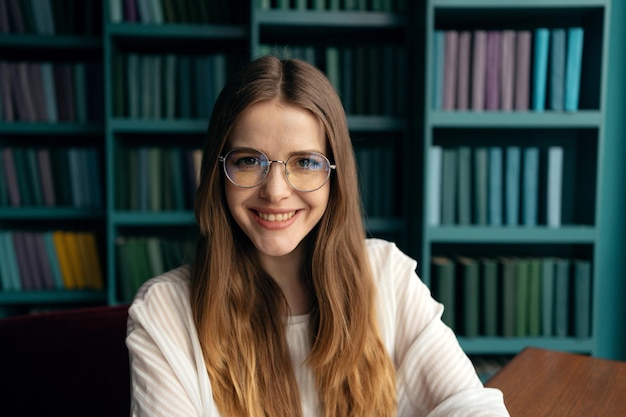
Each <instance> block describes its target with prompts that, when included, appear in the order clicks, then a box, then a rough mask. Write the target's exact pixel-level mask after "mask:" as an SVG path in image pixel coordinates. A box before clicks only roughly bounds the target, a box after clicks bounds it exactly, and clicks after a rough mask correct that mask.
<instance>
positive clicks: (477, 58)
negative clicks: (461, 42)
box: [471, 30, 487, 111]
mask: <svg viewBox="0 0 626 417" xmlns="http://www.w3.org/2000/svg"><path fill="white" fill-rule="evenodd" d="M473 35H474V36H472V39H473V44H472V75H471V77H472V91H471V96H472V110H474V111H481V110H484V109H485V83H486V77H487V32H486V31H484V30H475V31H474V32H473Z"/></svg>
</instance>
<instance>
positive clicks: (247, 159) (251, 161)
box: [236, 156, 259, 166]
mask: <svg viewBox="0 0 626 417" xmlns="http://www.w3.org/2000/svg"><path fill="white" fill-rule="evenodd" d="M258 164H259V159H258V158H255V157H253V156H244V157H241V158H239V159H238V160H237V162H236V165H237V166H253V165H258Z"/></svg>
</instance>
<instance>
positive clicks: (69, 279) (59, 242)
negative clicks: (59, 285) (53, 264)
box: [52, 230, 76, 290]
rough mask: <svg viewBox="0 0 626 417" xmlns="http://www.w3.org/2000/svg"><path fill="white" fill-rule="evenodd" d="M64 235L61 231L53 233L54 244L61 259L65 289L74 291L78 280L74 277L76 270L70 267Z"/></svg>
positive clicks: (60, 264)
mask: <svg viewBox="0 0 626 417" xmlns="http://www.w3.org/2000/svg"><path fill="white" fill-rule="evenodd" d="M64 234H65V232H63V231H61V230H56V231H54V232H52V241H53V242H54V247H55V248H56V252H57V257H58V258H59V266H60V268H61V276H62V278H63V285H64V286H65V289H67V290H72V289H75V288H76V278H75V277H74V269H73V268H72V267H71V265H70V264H71V261H70V255H69V252H68V249H67V247H66V244H65V237H64Z"/></svg>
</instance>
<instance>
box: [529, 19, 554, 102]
mask: <svg viewBox="0 0 626 417" xmlns="http://www.w3.org/2000/svg"><path fill="white" fill-rule="evenodd" d="M549 41H550V30H549V29H547V28H537V29H535V43H534V45H535V48H534V49H533V58H534V60H533V89H532V93H533V94H532V101H533V106H532V109H533V110H534V111H544V110H545V106H546V90H547V82H548V50H549Z"/></svg>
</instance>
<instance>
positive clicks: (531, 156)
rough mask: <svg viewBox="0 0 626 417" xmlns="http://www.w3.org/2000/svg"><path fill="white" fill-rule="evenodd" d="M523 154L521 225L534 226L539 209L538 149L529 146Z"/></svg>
mask: <svg viewBox="0 0 626 417" xmlns="http://www.w3.org/2000/svg"><path fill="white" fill-rule="evenodd" d="M523 153H524V161H523V164H524V166H523V180H522V183H523V185H522V187H523V197H522V205H523V209H522V223H523V224H524V225H525V226H536V225H537V214H538V208H539V201H538V200H539V148H538V147H536V146H529V147H526V148H524V151H523Z"/></svg>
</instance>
